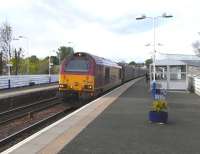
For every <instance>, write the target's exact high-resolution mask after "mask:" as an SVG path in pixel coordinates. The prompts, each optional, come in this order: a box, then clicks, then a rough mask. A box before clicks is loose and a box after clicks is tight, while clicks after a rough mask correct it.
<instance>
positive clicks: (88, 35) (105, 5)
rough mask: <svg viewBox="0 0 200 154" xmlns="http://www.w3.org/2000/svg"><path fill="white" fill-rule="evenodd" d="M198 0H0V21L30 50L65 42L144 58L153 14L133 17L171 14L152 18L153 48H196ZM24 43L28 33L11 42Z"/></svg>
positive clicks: (45, 51)
mask: <svg viewBox="0 0 200 154" xmlns="http://www.w3.org/2000/svg"><path fill="white" fill-rule="evenodd" d="M199 6H200V2H199V1H198V0H185V1H184V0H167V1H163V0H137V1H136V0H0V22H1V23H2V22H5V21H7V22H8V23H9V24H10V25H11V26H12V28H13V38H14V37H18V36H20V35H22V36H25V37H27V38H28V41H29V55H37V56H38V57H45V56H48V55H49V53H51V54H52V55H53V54H55V53H53V50H57V49H58V47H59V46H62V45H64V46H72V47H74V49H75V51H76V52H79V51H80V52H89V53H92V54H95V55H98V56H102V57H105V58H109V59H112V60H115V61H122V60H124V61H126V62H130V61H132V60H134V61H137V62H142V61H144V60H145V59H147V58H149V57H150V55H151V54H152V52H151V51H153V47H152V45H153V26H152V20H151V19H145V20H135V18H136V17H139V16H141V15H142V14H146V15H147V16H149V17H156V16H161V15H162V14H163V13H164V12H166V13H167V14H171V15H173V18H168V19H166V18H158V19H157V20H156V35H155V36H156V44H158V43H160V44H162V46H156V50H157V51H158V52H162V53H179V54H194V51H193V48H192V43H193V42H194V41H195V40H197V39H200V35H198V32H199V31H200V20H199V16H200V15H199ZM69 42H72V43H69ZM149 43H150V44H151V45H150V46H148V47H147V46H145V44H149ZM27 44H28V43H27V39H21V40H19V41H13V42H12V45H13V46H19V45H21V46H23V48H24V49H25V50H26V48H27Z"/></svg>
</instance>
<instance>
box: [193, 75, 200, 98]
mask: <svg viewBox="0 0 200 154" xmlns="http://www.w3.org/2000/svg"><path fill="white" fill-rule="evenodd" d="M194 91H195V93H196V94H197V95H200V77H194Z"/></svg>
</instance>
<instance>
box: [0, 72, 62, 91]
mask: <svg viewBox="0 0 200 154" xmlns="http://www.w3.org/2000/svg"><path fill="white" fill-rule="evenodd" d="M53 82H58V75H57V74H56V75H51V76H50V77H49V75H47V74H40V75H11V76H10V78H9V77H8V76H0V89H8V88H14V87H23V86H30V85H35V84H44V83H53Z"/></svg>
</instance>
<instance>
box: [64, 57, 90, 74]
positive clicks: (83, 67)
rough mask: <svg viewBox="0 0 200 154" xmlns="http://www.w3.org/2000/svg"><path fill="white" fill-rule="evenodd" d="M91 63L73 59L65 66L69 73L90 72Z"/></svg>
mask: <svg viewBox="0 0 200 154" xmlns="http://www.w3.org/2000/svg"><path fill="white" fill-rule="evenodd" d="M88 70H89V61H88V60H85V59H72V60H70V61H69V63H68V64H67V65H66V66H65V71H69V72H88Z"/></svg>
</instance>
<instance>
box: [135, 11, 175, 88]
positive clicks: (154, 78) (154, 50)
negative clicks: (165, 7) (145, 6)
mask: <svg viewBox="0 0 200 154" xmlns="http://www.w3.org/2000/svg"><path fill="white" fill-rule="evenodd" d="M171 17H173V16H172V15H167V14H166V13H163V15H162V16H156V17H148V16H146V15H142V16H141V17H137V18H136V20H143V19H147V18H149V19H151V20H152V21H153V53H154V54H153V87H154V86H155V82H156V64H155V61H156V49H155V44H156V43H155V42H156V28H155V20H157V19H158V18H171Z"/></svg>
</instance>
